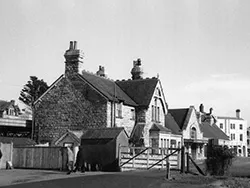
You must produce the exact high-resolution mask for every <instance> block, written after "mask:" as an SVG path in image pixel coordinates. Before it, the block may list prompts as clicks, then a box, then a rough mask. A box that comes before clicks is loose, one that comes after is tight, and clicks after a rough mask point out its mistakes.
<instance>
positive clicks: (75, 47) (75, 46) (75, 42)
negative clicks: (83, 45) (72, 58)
mask: <svg viewBox="0 0 250 188" xmlns="http://www.w3.org/2000/svg"><path fill="white" fill-rule="evenodd" d="M76 49H77V41H74V50H76Z"/></svg>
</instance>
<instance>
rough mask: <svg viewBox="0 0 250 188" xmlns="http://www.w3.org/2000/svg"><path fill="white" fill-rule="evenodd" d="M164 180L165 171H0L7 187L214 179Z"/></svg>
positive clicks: (132, 187)
mask: <svg viewBox="0 0 250 188" xmlns="http://www.w3.org/2000/svg"><path fill="white" fill-rule="evenodd" d="M171 173H172V174H171V179H166V178H165V176H166V172H165V171H164V170H152V171H151V170H149V171H127V172H111V173H109V172H85V173H84V174H82V173H80V172H77V173H72V174H70V175H67V174H66V172H60V171H49V170H47V171H46V170H27V169H25V170H21V169H12V170H0V187H1V188H2V187H8V188H29V187H30V188H33V187H39V188H43V187H46V188H59V187H60V188H64V187H65V188H73V187H84V188H85V187H86V188H95V187H98V188H99V187H104V188H106V187H107V188H117V187H118V188H145V187H148V188H149V187H150V188H159V187H160V188H161V187H168V188H170V187H172V188H187V187H188V188H207V187H209V188H211V187H216V186H214V185H212V184H211V183H212V182H214V181H215V179H213V178H209V177H204V176H203V177H202V176H193V175H190V174H180V173H179V172H171Z"/></svg>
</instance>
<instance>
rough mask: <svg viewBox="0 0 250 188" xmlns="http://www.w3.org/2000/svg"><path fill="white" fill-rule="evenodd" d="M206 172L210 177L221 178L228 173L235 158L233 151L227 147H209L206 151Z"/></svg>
mask: <svg viewBox="0 0 250 188" xmlns="http://www.w3.org/2000/svg"><path fill="white" fill-rule="evenodd" d="M207 152H208V153H207V160H206V166H207V172H208V173H209V174H211V175H219V176H223V175H225V174H226V173H228V170H229V167H230V166H231V165H232V159H233V158H234V157H235V154H234V151H233V150H232V149H229V148H228V147H227V146H215V145H211V146H209V147H208V151H207Z"/></svg>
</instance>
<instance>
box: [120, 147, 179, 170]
mask: <svg viewBox="0 0 250 188" xmlns="http://www.w3.org/2000/svg"><path fill="white" fill-rule="evenodd" d="M180 151H181V149H180V148H153V147H127V146H120V148H119V161H120V167H121V168H122V170H123V171H124V170H133V169H150V168H158V169H162V168H166V165H167V160H164V159H166V158H168V161H169V163H170V167H171V168H172V169H180V167H181V166H180V164H181V157H180V155H181V152H180Z"/></svg>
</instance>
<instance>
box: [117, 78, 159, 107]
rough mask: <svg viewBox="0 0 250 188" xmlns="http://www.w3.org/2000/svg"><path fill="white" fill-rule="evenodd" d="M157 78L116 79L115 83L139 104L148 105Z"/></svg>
mask: <svg viewBox="0 0 250 188" xmlns="http://www.w3.org/2000/svg"><path fill="white" fill-rule="evenodd" d="M158 81H159V80H158V79H157V78H146V79H138V80H125V81H116V83H117V85H118V86H120V88H121V89H122V90H123V91H124V92H125V93H126V94H128V96H129V97H130V98H131V99H133V100H134V101H135V102H136V103H137V104H138V105H140V106H148V105H149V103H150V101H151V99H152V96H153V94H154V90H155V87H156V85H157V83H158Z"/></svg>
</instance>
